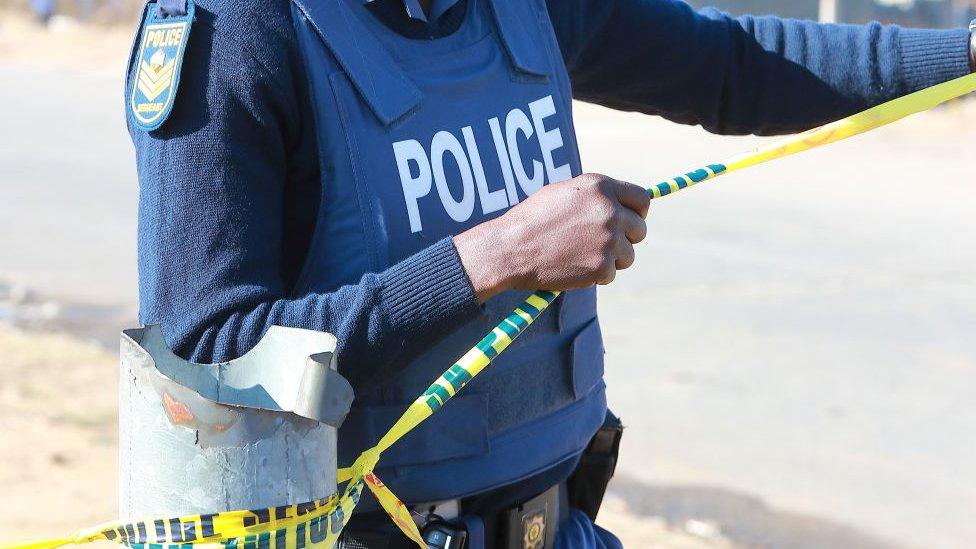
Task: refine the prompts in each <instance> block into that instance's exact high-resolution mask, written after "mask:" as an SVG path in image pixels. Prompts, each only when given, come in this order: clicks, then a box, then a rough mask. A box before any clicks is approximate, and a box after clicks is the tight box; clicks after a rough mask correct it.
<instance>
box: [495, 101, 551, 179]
mask: <svg viewBox="0 0 976 549" xmlns="http://www.w3.org/2000/svg"><path fill="white" fill-rule="evenodd" d="M520 131H521V132H522V134H523V135H525V138H526V139H529V138H530V137H532V134H533V133H535V132H534V130H533V129H532V122H530V121H529V117H528V116H525V113H524V112H522V110H521V109H512V110H511V111H509V112H508V116H507V117H505V138H506V141H507V142H508V154H510V155H511V157H512V168H513V169H514V170H515V178H516V179H517V180H518V182H519V185H521V186H522V190H523V191H525V194H528V195H531V194H532V193H534V192H536V191H538V190H539V189H541V188H542V185H544V184H545V174H544V173H542V162H539V161H538V160H536V159H534V158H533V159H532V175H531V176H529V174H527V173H525V164H524V163H523V162H522V153H521V152H520V151H519V146H518V132H520Z"/></svg>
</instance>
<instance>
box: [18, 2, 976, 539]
mask: <svg viewBox="0 0 976 549" xmlns="http://www.w3.org/2000/svg"><path fill="white" fill-rule="evenodd" d="M283 1H284V0H283ZM694 3H695V4H696V5H705V4H709V5H717V6H718V7H720V8H722V9H724V10H727V11H729V12H732V13H735V14H742V13H754V14H764V13H775V14H780V15H785V16H791V17H801V18H811V19H821V20H824V21H840V22H865V21H870V20H881V21H884V22H892V23H899V24H903V25H910V26H938V27H949V26H963V25H965V24H966V23H967V22H968V21H969V20H970V19H971V18H973V17H976V0H917V1H912V0H885V1H881V0H878V1H872V0H819V1H818V0H804V1H796V0H794V1H787V0H778V1H777V0H716V1H714V2H697V1H696V2H694ZM140 9H141V5H139V4H138V3H136V2H134V1H133V0H57V1H51V0H30V1H28V0H0V433H3V436H0V538H2V539H4V540H6V539H8V538H19V537H37V536H40V537H50V536H53V535H60V534H63V533H65V532H67V531H71V530H74V529H77V528H79V527H83V526H90V525H93V524H95V523H98V522H102V521H104V520H107V519H110V518H113V517H114V515H115V512H116V511H115V509H116V507H115V502H116V480H115V467H116V456H115V454H116V439H117V437H116V433H115V430H116V402H115V399H116V396H115V387H116V376H117V370H116V365H115V363H116V356H115V353H116V348H117V341H118V340H117V338H118V331H119V330H120V329H121V328H122V327H129V326H133V325H134V324H135V323H136V301H137V294H136V269H135V224H136V218H135V211H136V200H137V192H138V187H137V179H136V173H135V166H134V161H133V154H132V148H131V144H130V142H129V139H128V135H127V134H126V130H125V127H124V123H123V100H122V96H123V90H122V74H123V71H124V64H125V61H126V58H127V56H128V53H129V47H130V44H131V40H132V37H131V33H132V32H133V29H134V26H135V19H136V17H138V13H139V11H140ZM576 118H577V130H578V132H579V138H580V144H581V147H582V152H583V159H584V166H585V168H586V169H587V170H588V171H597V172H603V173H607V174H610V175H613V176H615V177H618V178H621V179H627V180H630V181H634V182H638V183H644V184H650V183H654V182H657V181H659V180H663V179H666V178H668V177H669V176H671V175H674V174H676V173H683V172H685V171H687V170H688V169H690V168H692V167H695V166H698V165H700V164H702V163H704V162H707V161H715V160H719V159H721V158H723V157H725V156H727V155H730V154H733V153H737V152H740V151H742V150H745V149H748V148H751V147H754V146H755V145H757V144H759V143H761V142H763V140H761V139H757V138H723V137H716V136H711V135H708V134H706V133H704V132H703V131H701V130H700V129H698V128H689V127H679V126H675V125H673V124H669V123H666V122H663V121H661V120H657V119H653V118H648V117H643V116H638V115H632V114H623V113H615V112H611V111H608V110H605V109H602V108H598V107H593V106H590V105H583V104H578V105H577V106H576ZM974 127H976V104H974V102H973V101H972V100H970V101H958V102H955V103H953V104H951V105H948V106H946V107H945V108H941V109H938V110H936V111H934V112H930V113H927V114H925V115H921V116H917V117H914V118H912V119H910V120H907V121H905V122H903V123H900V124H899V125H896V126H893V127H890V128H886V129H884V130H881V131H878V132H875V133H873V134H871V135H868V136H863V137H860V138H857V139H854V140H852V141H848V142H845V143H842V144H838V145H835V146H831V147H828V148H825V149H821V150H818V151H815V152H812V153H809V154H806V155H803V156H800V157H795V158H791V159H787V160H783V161H779V162H777V163H774V164H771V165H767V166H763V167H760V168H756V169H752V170H750V171H748V172H743V173H740V174H736V175H732V176H729V177H728V178H723V179H721V180H719V181H717V182H714V183H709V184H706V185H703V186H701V187H699V188H696V189H695V190H690V191H688V192H686V193H681V194H679V195H676V196H674V197H669V198H667V199H665V200H662V201H661V202H660V203H657V202H655V203H654V205H653V208H652V210H651V215H650V237H649V239H648V241H647V243H646V244H645V245H643V246H642V247H641V248H640V250H639V259H638V263H637V266H636V267H635V268H633V269H631V270H628V271H626V272H625V273H622V275H621V276H620V277H619V278H618V280H617V281H616V282H615V284H614V285H612V286H610V287H608V288H605V289H603V290H602V291H601V302H600V312H601V315H602V319H603V324H604V334H605V338H606V341H607V348H608V356H607V358H608V363H607V364H608V366H607V370H608V371H607V381H608V385H609V390H610V398H611V402H612V407H613V408H614V409H615V411H616V412H617V413H618V414H619V415H621V416H622V417H623V419H624V421H625V423H626V424H627V426H628V429H627V432H626V435H625V438H624V444H623V449H622V452H623V456H622V462H621V464H620V466H619V468H618V475H617V478H616V479H615V481H614V484H613V487H612V492H611V494H610V496H609V501H608V502H607V506H606V508H605V510H604V511H603V513H602V514H601V519H602V522H604V523H605V524H606V525H608V526H610V527H611V528H613V529H615V530H616V531H617V532H618V533H620V534H621V536H622V537H623V538H624V539H625V541H626V542H627V546H628V547H672V548H677V547H798V548H802V547H871V548H874V547H879V548H880V547H967V546H970V545H972V540H973V539H976V520H973V516H974V515H973V514H974V510H976V468H974V467H973V464H974V463H976V438H974V434H976V402H974V400H973V394H974V389H976V338H974V336H973V334H974V333H976V282H974V280H976V230H974V229H976V215H974V214H976V184H974V183H976V181H974V180H973V177H972V159H973V146H974V144H976V130H974ZM37 509H45V510H46V513H38V512H37Z"/></svg>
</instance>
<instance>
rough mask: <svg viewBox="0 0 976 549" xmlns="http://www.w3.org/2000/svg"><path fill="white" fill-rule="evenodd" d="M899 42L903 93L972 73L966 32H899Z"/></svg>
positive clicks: (964, 30) (920, 30)
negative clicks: (903, 85) (904, 88)
mask: <svg viewBox="0 0 976 549" xmlns="http://www.w3.org/2000/svg"><path fill="white" fill-rule="evenodd" d="M899 43H900V47H901V68H902V82H904V84H905V87H906V90H905V92H906V93H907V92H914V91H918V90H921V89H923V88H928V87H930V86H934V85H936V84H941V83H943V82H947V81H949V80H952V79H954V78H959V77H961V76H965V75H967V74H969V73H970V72H971V69H970V67H969V31H968V30H967V29H950V30H934V29H901V31H900V33H899Z"/></svg>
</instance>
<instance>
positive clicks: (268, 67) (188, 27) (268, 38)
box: [127, 0, 300, 131]
mask: <svg viewBox="0 0 976 549" xmlns="http://www.w3.org/2000/svg"><path fill="white" fill-rule="evenodd" d="M187 6H188V11H189V13H188V15H187V16H186V17H184V18H182V24H183V26H182V27H181V26H180V24H181V18H179V17H175V18H153V13H154V10H155V7H156V5H155V3H149V4H148V8H147V10H146V14H145V15H144V16H143V17H144V20H143V22H142V24H141V25H140V31H139V33H140V35H139V36H138V37H137V38H136V42H135V46H134V49H133V52H132V57H131V63H130V70H129V81H128V86H127V100H128V107H129V108H128V109H127V111H128V113H127V114H128V117H129V119H130V122H132V124H133V126H135V128H136V129H141V130H143V131H153V130H156V129H159V128H160V127H163V126H172V125H173V122H174V121H171V120H170V119H171V118H176V117H186V116H187V111H192V112H190V113H189V116H190V117H191V118H192V119H193V123H194V124H199V123H201V122H202V119H200V117H201V116H202V117H204V118H206V116H207V112H208V109H207V108H206V107H207V105H206V103H207V102H212V101H215V100H216V101H220V100H221V99H222V97H223V96H224V95H226V94H230V93H243V94H246V95H249V96H252V97H251V99H254V97H253V95H254V94H255V92H254V90H255V89H257V88H265V89H270V90H273V91H274V92H275V93H276V94H277V95H279V96H280V95H281V94H282V93H284V94H285V95H290V94H291V93H292V90H294V87H293V86H290V85H288V83H289V82H291V81H292V80H293V79H294V77H295V74H294V73H295V68H296V67H298V65H299V64H300V59H299V58H298V47H297V38H296V36H295V31H294V27H293V25H292V16H291V5H290V2H289V1H288V0H195V1H192V0H191V1H190V2H189V3H188V4H187ZM181 40H182V43H181ZM171 63H172V65H170V64H171ZM249 89H250V91H249ZM181 111H183V112H182V113H181ZM171 114H172V116H171Z"/></svg>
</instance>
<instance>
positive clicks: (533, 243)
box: [454, 174, 650, 301]
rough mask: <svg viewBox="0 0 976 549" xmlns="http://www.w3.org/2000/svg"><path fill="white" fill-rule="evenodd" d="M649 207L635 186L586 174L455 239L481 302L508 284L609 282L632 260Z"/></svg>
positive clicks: (551, 286)
mask: <svg viewBox="0 0 976 549" xmlns="http://www.w3.org/2000/svg"><path fill="white" fill-rule="evenodd" d="M649 205H650V197H649V196H648V195H647V192H646V191H644V189H642V188H640V187H638V186H636V185H632V184H630V183H624V182H622V181H617V180H615V179H611V178H609V177H607V176H604V175H597V174H585V175H581V176H579V177H577V178H574V179H570V180H568V181H563V182H561V183H554V184H551V185H547V186H545V187H543V188H542V189H540V190H539V191H538V192H536V193H535V194H533V195H532V196H530V197H529V198H528V199H526V200H525V201H524V202H522V203H521V204H519V205H517V206H515V207H514V208H512V209H511V210H509V211H508V212H507V213H505V215H503V216H501V217H499V218H497V219H494V220H492V221H489V222H487V223H484V224H482V225H479V226H478V227H475V228H473V229H471V230H470V231H467V232H465V233H462V234H460V235H458V236H456V237H454V243H455V245H456V246H457V249H458V253H459V254H460V256H461V261H462V263H463V264H464V267H465V270H466V271H467V272H468V276H469V278H470V279H471V282H472V285H473V286H474V289H475V292H476V293H477V294H478V298H479V299H480V300H481V301H485V300H487V299H488V298H489V297H491V296H493V295H495V294H497V293H499V292H502V291H505V290H510V289H522V290H535V289H541V290H569V289H573V288H584V287H587V286H590V285H593V284H608V283H610V282H611V281H613V279H614V277H615V276H616V274H617V271H618V270H619V269H626V268H627V267H630V266H631V265H633V264H634V246H633V245H634V244H636V243H638V242H640V241H641V240H643V239H644V237H645V236H646V235H647V226H646V225H645V223H644V218H645V217H646V216H647V209H648V206H649Z"/></svg>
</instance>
